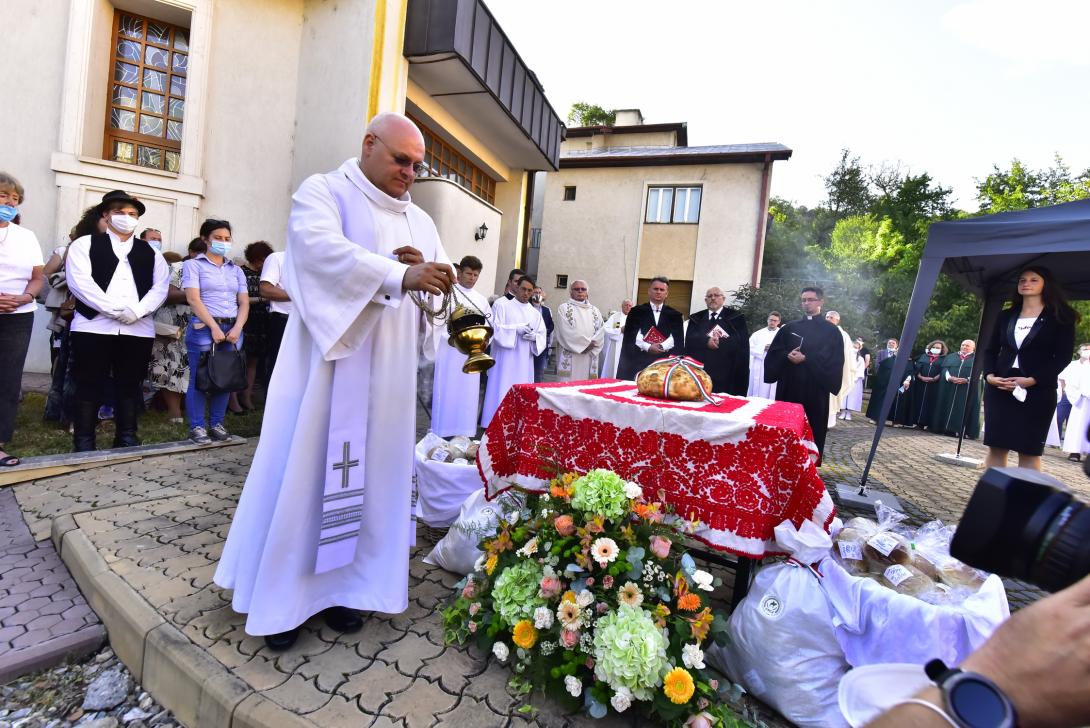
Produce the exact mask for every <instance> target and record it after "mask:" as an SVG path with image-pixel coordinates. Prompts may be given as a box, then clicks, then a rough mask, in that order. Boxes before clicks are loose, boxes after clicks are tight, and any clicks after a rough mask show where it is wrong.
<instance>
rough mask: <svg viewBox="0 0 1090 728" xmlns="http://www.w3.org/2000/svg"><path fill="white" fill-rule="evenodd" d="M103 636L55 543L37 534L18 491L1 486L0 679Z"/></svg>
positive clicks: (82, 650)
mask: <svg viewBox="0 0 1090 728" xmlns="http://www.w3.org/2000/svg"><path fill="white" fill-rule="evenodd" d="M105 640H106V631H105V630H104V629H103V628H102V624H101V623H100V622H99V621H98V617H97V616H95V613H94V612H93V611H91V608H90V607H89V606H88V605H87V602H86V601H85V600H84V598H83V595H82V594H80V592H79V589H78V588H77V587H76V584H75V582H74V581H72V577H71V576H70V575H69V574H68V569H67V568H65V566H64V564H63V563H62V562H61V559H60V556H58V555H57V551H56V549H54V548H53V544H52V543H51V542H50V541H35V540H34V538H33V536H32V535H31V533H30V531H29V529H27V526H26V524H25V523H24V521H23V517H22V513H21V511H20V510H19V506H18V504H17V503H16V502H15V496H14V494H13V493H12V492H11V491H10V490H8V489H0V684H2V683H5V682H7V681H8V680H10V679H12V678H14V677H16V676H18V675H21V674H24V673H26V672H29V671H32V670H37V669H41V668H43V667H48V666H51V665H53V664H55V663H56V662H58V661H60V660H61V659H63V658H64V657H66V656H70V655H72V656H75V655H85V654H87V653H89V652H92V651H94V650H96V649H98V648H99V647H100V646H101V645H102V644H103V642H105Z"/></svg>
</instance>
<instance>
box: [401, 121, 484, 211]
mask: <svg viewBox="0 0 1090 728" xmlns="http://www.w3.org/2000/svg"><path fill="white" fill-rule="evenodd" d="M409 118H410V119H412V117H411V116H410V117H409ZM412 121H413V123H414V124H416V126H417V127H418V128H419V129H420V133H421V134H423V135H424V165H425V166H426V167H427V168H428V171H427V172H426V173H425V174H423V175H422V176H423V177H443V178H445V179H449V180H450V181H451V182H455V183H457V184H459V185H461V186H462V187H465V188H466V189H467V190H469V191H470V192H472V193H473V194H475V195H477V197H480V198H481V199H482V200H484V201H485V202H487V203H488V204H490V205H494V204H496V180H494V179H492V178H491V177H490V176H488V174H487V173H486V172H485V171H484V170H482V169H481V168H480V167H478V166H477V165H475V164H474V163H473V162H471V161H470V160H469V158H468V157H466V156H465V155H464V154H462V153H461V152H459V151H458V150H457V149H455V148H454V147H452V146H451V145H450V144H448V143H447V142H446V141H444V140H443V139H442V138H441V137H440V136H439V135H438V134H436V133H435V132H433V131H432V130H431V129H429V128H428V127H426V126H424V125H423V124H421V123H420V121H419V120H417V119H412Z"/></svg>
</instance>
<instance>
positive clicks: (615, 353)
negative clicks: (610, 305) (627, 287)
mask: <svg viewBox="0 0 1090 728" xmlns="http://www.w3.org/2000/svg"><path fill="white" fill-rule="evenodd" d="M631 310H632V301H629V300H628V299H627V298H626V299H625V300H624V301H622V302H621V310H620V311H613V312H611V313H610V314H609V318H607V319H606V327H605V330H606V336H605V340H604V341H603V342H602V354H601V355H600V356H599V357H598V373H599V375H600V376H601V377H602V378H603V379H614V378H616V376H617V362H618V361H619V360H620V358H621V341H623V340H624V324H625V321H626V320H627V319H628V312H629V311H631Z"/></svg>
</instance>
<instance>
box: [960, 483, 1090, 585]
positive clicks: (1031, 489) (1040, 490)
mask: <svg viewBox="0 0 1090 728" xmlns="http://www.w3.org/2000/svg"><path fill="white" fill-rule="evenodd" d="M950 553H951V555H953V556H954V557H955V558H957V559H960V560H961V561H964V562H965V563H967V564H969V565H970V566H975V567H977V568H978V569H984V570H985V571H991V572H994V573H996V574H1001V575H1003V576H1008V577H1013V578H1016V579H1022V580H1024V581H1028V582H1030V583H1032V584H1036V585H1037V586H1039V587H1041V588H1042V589H1047V590H1048V591H1059V590H1061V589H1063V588H1065V587H1067V586H1070V585H1071V584H1074V583H1075V582H1076V581H1078V580H1079V579H1081V578H1082V577H1083V576H1086V575H1087V574H1088V573H1090V507H1087V504H1085V503H1083V502H1081V501H1079V500H1077V499H1075V498H1074V497H1073V496H1072V495H1071V494H1070V493H1069V492H1068V491H1067V489H1066V487H1065V486H1064V485H1063V483H1061V482H1060V481H1058V480H1056V479H1055V478H1051V477H1049V476H1047V475H1045V474H1043V473H1040V472H1038V471H1036V470H1027V469H1024V468H990V469H988V470H987V471H985V473H984V475H983V476H982V477H981V478H980V482H979V483H977V486H976V490H974V491H973V495H972V497H971V498H970V499H969V505H968V506H966V508H965V513H964V515H963V516H962V517H961V524H960V525H959V526H958V529H957V531H956V533H955V534H954V539H953V541H952V542H951V543H950Z"/></svg>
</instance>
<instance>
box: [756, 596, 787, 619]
mask: <svg viewBox="0 0 1090 728" xmlns="http://www.w3.org/2000/svg"><path fill="white" fill-rule="evenodd" d="M761 612H763V613H764V615H765V616H766V617H768V618H769V619H777V618H779V616H780V615H781V614H783V602H781V601H780V598H779V597H778V596H776V595H775V594H768V595H766V596H765V598H764V599H762V600H761Z"/></svg>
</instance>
